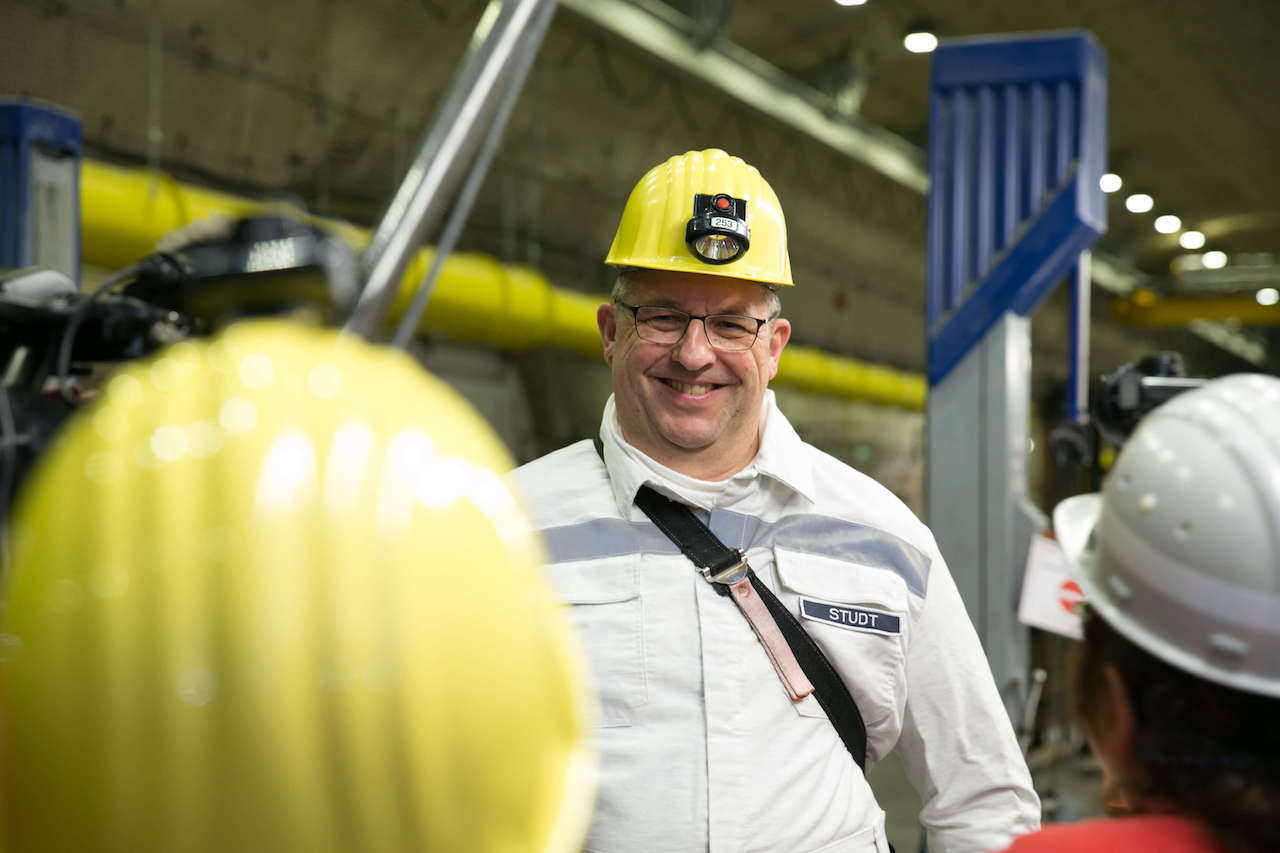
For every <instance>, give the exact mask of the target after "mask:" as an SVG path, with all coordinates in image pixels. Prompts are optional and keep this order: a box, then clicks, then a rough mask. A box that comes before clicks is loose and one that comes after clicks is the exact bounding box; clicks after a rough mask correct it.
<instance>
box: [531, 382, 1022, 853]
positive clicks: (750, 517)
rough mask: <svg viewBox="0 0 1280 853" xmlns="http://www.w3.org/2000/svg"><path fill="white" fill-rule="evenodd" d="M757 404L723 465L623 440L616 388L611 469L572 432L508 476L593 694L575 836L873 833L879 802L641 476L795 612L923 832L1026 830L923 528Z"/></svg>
mask: <svg viewBox="0 0 1280 853" xmlns="http://www.w3.org/2000/svg"><path fill="white" fill-rule="evenodd" d="M764 407H765V412H764V414H765V421H764V423H765V426H764V429H763V433H762V436H761V443H760V450H759V453H758V454H757V455H756V458H755V460H754V461H753V462H752V463H751V464H750V465H748V466H747V468H745V469H744V470H743V471H741V472H739V473H738V474H736V475H735V476H734V477H732V478H731V479H729V480H727V481H724V482H719V483H707V482H705V481H698V480H693V479H691V478H688V477H685V476H684V475H682V474H680V473H678V472H676V471H673V470H671V469H669V468H666V467H664V466H662V465H660V464H658V463H657V462H655V461H654V460H652V459H650V458H649V457H647V456H645V455H644V454H643V453H641V452H640V451H638V450H636V449H635V448H633V447H631V446H629V445H628V444H626V442H625V441H623V440H622V437H621V435H620V434H619V432H618V428H617V424H616V419H615V415H614V407H613V399H612V398H610V400H609V402H608V404H607V405H606V407H605V413H604V419H603V422H602V424H601V431H600V436H601V439H602V440H603V442H604V458H605V461H606V462H607V464H608V472H607V473H606V470H605V465H604V464H602V463H601V460H600V457H599V455H597V453H596V449H595V447H594V446H593V444H592V442H590V441H581V442H578V443H576V444H573V445H570V446H569V447H566V448H563V449H561V450H558V451H556V452H554V453H551V454H548V455H547V456H544V457H542V458H541V459H537V460H534V461H533V462H530V463H529V464H527V465H524V466H522V467H521V468H519V469H517V471H516V472H515V473H514V475H513V477H514V478H515V480H516V482H517V486H518V488H519V490H520V491H522V492H523V493H524V496H525V498H526V500H527V502H528V505H529V509H530V511H531V512H532V514H533V517H534V520H535V524H536V525H537V527H539V528H540V529H541V531H542V533H543V535H544V537H545V539H546V543H547V548H548V552H549V560H550V564H549V566H548V571H549V573H550V576H551V578H552V581H553V584H554V585H555V587H556V588H557V589H558V591H559V593H560V595H561V597H562V599H563V600H564V601H565V602H566V603H567V604H568V605H570V606H569V608H568V610H569V613H570V616H571V618H572V620H573V621H574V623H576V625H577V628H578V629H579V631H580V633H581V637H582V640H583V643H584V646H585V648H586V653H587V657H588V659H589V661H590V663H591V668H592V672H593V675H594V679H595V686H596V689H597V691H598V694H599V700H600V709H599V720H598V725H599V727H598V728H597V729H596V740H597V745H598V748H599V751H600V758H601V771H600V786H599V794H598V801H597V805H596V810H595V816H594V818H593V821H592V826H591V832H590V836H589V838H588V841H587V844H586V849H587V850H591V851H600V853H657V851H661V853H675V851H707V850H709V851H712V853H720V851H725V853H728V851H734V853H736V852H737V851H788V853H818V851H821V852H822V853H837V851H839V853H844V851H868V853H871V851H876V853H888V844H887V842H886V841H885V838H884V812H883V811H882V810H881V809H880V807H879V806H878V805H877V804H876V801H875V798H874V796H873V795H872V792H871V789H870V787H869V786H868V785H867V782H866V780H865V779H864V777H863V775H862V773H861V772H860V771H859V769H858V767H857V765H856V764H854V762H853V759H852V758H850V756H849V753H848V752H847V750H846V749H845V747H844V745H843V743H842V742H841V741H840V738H839V735H838V734H837V733H836V731H835V729H834V728H833V727H832V725H831V723H830V721H829V720H828V719H827V717H826V714H825V713H824V712H823V711H822V709H821V707H819V705H818V702H817V700H816V698H815V697H813V696H808V697H806V698H805V699H802V700H800V701H799V702H797V703H793V702H792V701H791V700H790V699H789V698H788V696H787V694H786V692H785V691H784V688H783V686H782V684H781V683H780V682H779V680H778V676H777V674H776V672H775V671H774V669H773V667H772V665H771V664H770V662H769V658H768V657H767V655H766V653H765V650H764V648H763V647H762V646H761V644H760V642H759V641H758V640H757V638H756V636H755V635H754V634H753V633H752V631H751V627H750V625H749V624H748V623H747V620H746V619H745V618H744V617H743V615H742V613H741V612H739V610H738V608H737V607H736V606H735V605H734V603H733V601H731V600H730V599H729V598H727V597H725V596H721V595H718V594H717V593H716V591H715V590H714V589H713V588H712V585H711V584H710V583H708V582H707V581H706V580H705V579H704V578H703V577H702V576H701V575H700V574H699V573H698V572H697V570H696V569H695V567H694V565H693V564H692V563H691V562H690V561H689V560H688V559H687V558H686V557H684V556H683V555H682V554H680V552H679V551H678V550H677V549H676V546H675V545H674V544H673V543H672V542H671V541H670V540H669V539H667V537H666V536H664V535H663V533H662V532H661V531H660V530H658V528H657V527H655V526H654V524H653V523H652V522H651V521H649V519H648V518H647V517H646V516H645V515H644V514H643V513H642V512H641V511H640V509H639V508H637V507H636V506H635V505H634V503H633V499H634V497H635V494H636V491H637V489H639V487H640V486H641V485H642V484H645V483H648V484H649V485H650V486H652V487H654V488H656V489H657V490H658V491H660V492H662V493H664V494H666V495H668V496H670V497H673V498H676V499H678V500H680V501H682V502H684V503H686V504H688V505H691V506H693V507H695V509H696V511H699V515H700V516H701V517H702V519H703V521H704V522H708V523H709V525H710V527H711V529H712V531H713V532H715V533H716V534H717V535H718V536H719V537H720V539H721V541H723V542H724V543H725V544H726V545H728V546H729V547H735V548H737V547H740V548H743V549H744V550H746V552H747V556H748V560H749V562H750V564H751V566H752V567H753V568H754V570H755V572H756V574H757V575H759V577H760V578H761V579H762V580H763V581H764V582H765V583H766V584H768V585H769V587H770V588H771V589H772V590H773V591H774V592H775V593H776V594H777V596H778V598H779V599H780V600H781V601H782V603H783V604H784V605H785V606H787V607H790V608H791V610H792V612H793V613H795V614H797V615H798V616H802V618H801V623H802V624H803V626H804V627H805V629H806V630H807V631H808V632H809V634H810V635H811V636H812V637H813V638H814V639H815V640H816V641H817V643H818V645H819V646H821V647H822V650H823V652H824V653H825V654H826V656H827V657H828V658H829V659H830V660H831V662H832V664H833V665H834V666H835V668H836V670H837V672H838V673H839V674H840V676H841V678H842V680H843V681H844V683H845V684H846V685H847V686H848V688H849V691H850V693H851V694H852V695H853V698H854V700H855V701H856V702H857V704H858V708H859V710H860V711H861V713H862V717H863V720H864V721H865V722H866V726H867V759H868V762H873V761H875V760H876V759H878V758H881V757H883V756H884V755H886V754H887V753H888V752H889V751H890V750H892V749H893V748H894V747H895V746H896V747H897V748H898V750H899V752H900V753H901V755H902V758H903V761H904V764H905V766H906V769H907V773H908V775H909V777H910V779H911V782H912V783H913V784H914V785H915V787H916V789H917V790H918V791H919V792H920V795H921V797H922V798H923V800H924V808H923V810H922V812H921V815H920V818H921V820H922V822H923V823H924V825H925V826H926V828H927V829H928V830H929V850H930V853H959V851H974V853H976V851H988V850H993V849H999V848H1002V847H1004V846H1005V845H1007V844H1008V843H1009V841H1010V839H1011V838H1012V837H1014V836H1016V835H1020V834H1022V833H1026V832H1030V831H1032V830H1034V829H1036V828H1037V827H1038V826H1039V823H1040V805H1039V799H1038V798H1037V796H1036V794H1035V791H1034V790H1033V789H1032V787H1031V779H1030V775H1029V773H1028V771H1027V767H1026V763H1025V762H1024V760H1023V758H1022V755H1021V753H1020V752H1019V749H1018V744H1017V741H1016V739H1015V737H1014V734H1013V729H1012V726H1011V725H1010V723H1009V719H1008V716H1007V714H1006V712H1005V709H1004V706H1003V704H1002V703H1001V701H1000V699H999V696H998V695H997V692H996V688H995V684H994V682H993V680H992V676H991V671H990V669H989V668H988V666H987V661H986V658H985V657H984V655H983V652H982V648H981V646H980V645H979V642H978V638H977V635H976V633H975V632H974V630H973V626H972V624H971V623H970V621H969V618H968V616H967V614H966V613H965V610H964V605H963V604H962V602H961V599H960V596H959V593H958V592H957V590H956V586H955V583H954V581H953V580H952V578H951V575H950V573H949V572H948V570H947V566H946V564H945V563H944V562H943V559H942V557H941V555H940V554H939V553H938V550H937V546H936V545H935V544H934V541H933V536H932V534H930V532H929V530H928V529H927V528H926V527H925V526H924V525H923V524H922V523H921V522H920V521H919V520H918V519H917V518H916V517H915V516H914V515H913V514H912V513H911V511H910V510H909V509H907V508H906V506H904V505H903V504H902V502H901V501H899V500H898V499H897V498H896V497H894V495H893V494H892V493H891V492H889V491H888V490H887V489H885V488H884V487H883V486H881V485H879V484H878V483H876V482H874V481H873V480H871V479H870V478H868V477H866V476H864V475H863V474H860V473H858V472H857V471H855V470H853V469H852V468H850V467H848V466H847V465H844V464H843V463H841V462H840V461H838V460H836V459H835V458H833V457H831V456H829V455H827V454H825V453H823V452H822V451H820V450H818V449H817V448H815V447H813V446H811V445H809V444H806V443H804V442H803V441H801V440H800V437H799V436H798V435H797V434H796V432H795V430H794V428H792V426H791V424H790V423H789V422H788V421H787V419H786V418H785V417H784V416H783V414H782V413H781V412H780V411H779V410H778V409H777V406H776V405H775V403H774V397H773V393H772V392H766V396H765V401H764ZM802 600H803V601H804V602H807V603H805V604H804V609H803V614H802V609H801V608H802ZM899 853H914V851H899Z"/></svg>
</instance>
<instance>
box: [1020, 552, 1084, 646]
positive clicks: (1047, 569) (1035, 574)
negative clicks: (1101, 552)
mask: <svg viewBox="0 0 1280 853" xmlns="http://www.w3.org/2000/svg"><path fill="white" fill-rule="evenodd" d="M1071 574H1072V573H1071V565H1070V563H1068V562H1067V555H1066V554H1064V553H1062V549H1061V548H1060V547H1058V543H1057V542H1055V541H1054V540H1052V539H1050V538H1049V537H1047V536H1033V537H1031V549H1030V550H1029V551H1028V552H1027V570H1026V573H1025V574H1024V575H1023V576H1022V599H1021V600H1020V601H1019V602H1018V621H1019V622H1021V623H1023V624H1024V625H1032V626H1034V627H1036V628H1043V629H1044V630H1046V631H1053V632H1054V633H1055V634H1062V635H1063V636H1065V637H1071V638H1072V639H1075V640H1078V639H1080V637H1081V628H1080V616H1079V614H1078V613H1077V605H1079V604H1080V603H1081V602H1082V601H1084V592H1083V591H1081V589H1080V584H1078V583H1076V582H1075V581H1074V580H1072V578H1071Z"/></svg>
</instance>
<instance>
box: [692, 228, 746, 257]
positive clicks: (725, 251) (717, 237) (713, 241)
mask: <svg viewBox="0 0 1280 853" xmlns="http://www.w3.org/2000/svg"><path fill="white" fill-rule="evenodd" d="M693 250H694V251H695V252H697V254H698V257H700V258H703V259H704V260H708V261H719V262H724V261H728V260H732V259H733V258H734V257H736V256H737V254H738V253H739V252H741V251H742V245H741V244H740V243H739V242H738V241H737V240H735V239H733V238H732V237H728V236H726V235H724V234H703V235H702V236H701V237H698V238H697V239H695V240H694V241H693Z"/></svg>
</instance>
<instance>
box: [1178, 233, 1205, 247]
mask: <svg viewBox="0 0 1280 853" xmlns="http://www.w3.org/2000/svg"><path fill="white" fill-rule="evenodd" d="M1178 245H1179V246H1181V247H1182V248H1184V249H1202V248H1204V232H1203V231H1183V232H1182V234H1181V235H1179V237H1178Z"/></svg>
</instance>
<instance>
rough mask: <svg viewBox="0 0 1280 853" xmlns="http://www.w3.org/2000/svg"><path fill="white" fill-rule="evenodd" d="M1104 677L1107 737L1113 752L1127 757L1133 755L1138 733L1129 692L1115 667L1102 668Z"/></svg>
mask: <svg viewBox="0 0 1280 853" xmlns="http://www.w3.org/2000/svg"><path fill="white" fill-rule="evenodd" d="M1102 674H1103V677H1104V678H1106V680H1107V700H1106V701H1107V717H1108V723H1109V725H1108V726H1107V728H1108V730H1109V731H1108V732H1107V733H1106V735H1105V737H1106V740H1107V741H1108V745H1109V747H1110V748H1111V750H1112V752H1115V753H1118V754H1119V755H1122V756H1125V757H1126V758H1127V757H1129V756H1131V755H1132V754H1133V740H1134V735H1135V734H1136V733H1137V731H1136V726H1137V724H1136V723H1135V722H1134V718H1133V705H1132V704H1130V702H1129V691H1128V690H1127V689H1125V686H1124V679H1122V678H1121V677H1120V673H1119V671H1118V670H1116V668H1115V667H1114V666H1105V667H1103V668H1102Z"/></svg>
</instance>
